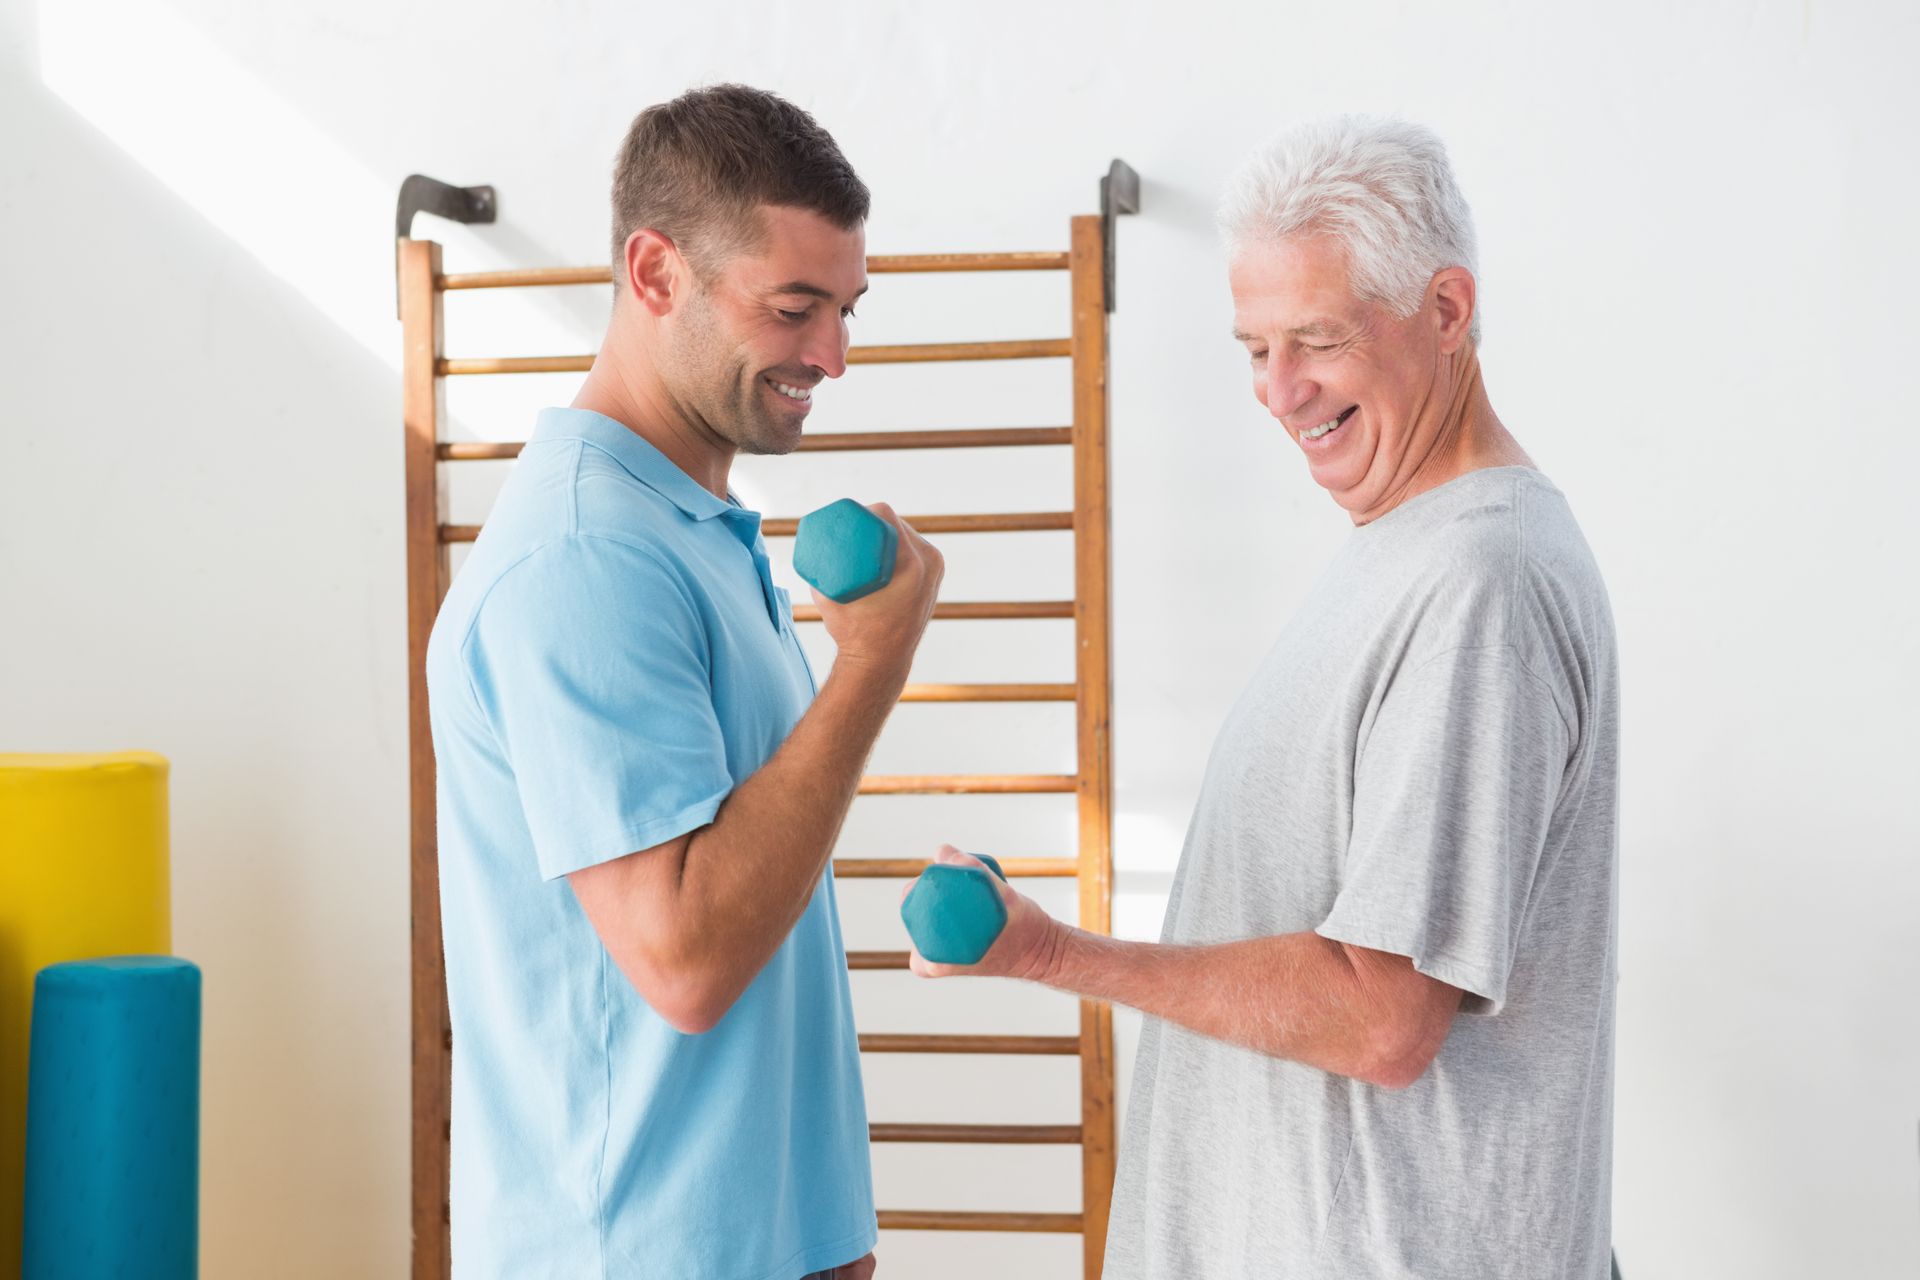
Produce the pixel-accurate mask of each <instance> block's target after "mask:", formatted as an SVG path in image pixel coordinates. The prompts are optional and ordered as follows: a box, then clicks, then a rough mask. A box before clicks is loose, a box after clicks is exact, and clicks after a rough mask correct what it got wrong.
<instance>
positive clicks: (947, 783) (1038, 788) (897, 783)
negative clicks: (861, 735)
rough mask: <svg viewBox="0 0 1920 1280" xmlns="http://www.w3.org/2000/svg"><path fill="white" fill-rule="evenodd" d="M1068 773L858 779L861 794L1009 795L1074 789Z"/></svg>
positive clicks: (1077, 783)
mask: <svg viewBox="0 0 1920 1280" xmlns="http://www.w3.org/2000/svg"><path fill="white" fill-rule="evenodd" d="M1079 786H1080V779H1079V778H1078V777H1076V776H1075V775H1073V774H1071V773H925V774H868V775H867V776H866V777H864V778H862V779H860V794H861V795H863V796H1012V795H1048V794H1052V793H1055V792H1062V791H1075V790H1078V789H1079Z"/></svg>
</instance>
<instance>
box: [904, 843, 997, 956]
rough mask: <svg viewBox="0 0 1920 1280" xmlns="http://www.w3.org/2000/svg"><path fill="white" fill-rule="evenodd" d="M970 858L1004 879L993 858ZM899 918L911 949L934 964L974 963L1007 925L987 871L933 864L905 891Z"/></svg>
mask: <svg viewBox="0 0 1920 1280" xmlns="http://www.w3.org/2000/svg"><path fill="white" fill-rule="evenodd" d="M974 856H975V857H977V858H979V859H980V861H982V862H984V863H986V864H987V866H988V868H989V869H990V870H991V871H992V872H993V874H994V875H996V876H999V877H1000V879H1001V880H1005V879H1006V878H1007V877H1006V873H1005V872H1003V871H1001V870H1000V864H999V862H997V861H996V860H994V859H993V858H992V857H990V856H988V855H986V854H975V855H974ZM900 919H901V920H902V921H903V922H904V923H905V924H906V926H907V936H908V937H910V938H912V939H913V945H914V947H915V949H917V950H918V951H919V952H920V954H921V955H923V956H925V957H926V958H927V959H929V960H931V961H933V962H934V963H935V964H978V963H980V959H981V957H983V956H985V955H986V954H987V952H988V951H989V950H990V949H991V948H992V947H993V942H994V939H996V938H998V937H999V936H1000V931H1001V930H1002V929H1004V928H1006V927H1007V904H1006V903H1005V902H1004V901H1003V900H1002V899H1001V897H1000V891H999V890H998V889H997V888H995V887H994V884H993V881H992V879H991V878H989V877H988V875H987V872H985V871H982V870H981V869H980V868H978V867H962V866H955V865H953V864H952V863H946V862H936V863H934V864H933V865H932V866H930V867H928V868H927V869H926V870H925V871H922V872H921V873H920V878H919V879H918V880H915V881H914V882H913V888H911V889H909V890H907V896H906V898H905V899H904V900H903V901H902V902H901V903H900Z"/></svg>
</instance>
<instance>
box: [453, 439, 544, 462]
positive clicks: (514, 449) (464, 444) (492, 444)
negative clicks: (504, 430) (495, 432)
mask: <svg viewBox="0 0 1920 1280" xmlns="http://www.w3.org/2000/svg"><path fill="white" fill-rule="evenodd" d="M525 447H526V441H524V440H501V441H493V440H445V441H442V442H441V443H439V444H437V445H435V446H434V447H433V456H434V457H436V458H438V459H439V460H440V461H442V462H476V461H481V460H484V459H489V458H517V457H519V456H520V450H522V449H524V448H525Z"/></svg>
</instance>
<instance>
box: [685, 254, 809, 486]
mask: <svg viewBox="0 0 1920 1280" xmlns="http://www.w3.org/2000/svg"><path fill="white" fill-rule="evenodd" d="M686 320H687V323H686V325H685V327H684V329H683V330H682V336H681V343H680V350H679V351H678V353H677V355H678V359H676V360H675V362H674V363H675V364H676V365H677V366H678V367H679V368H680V369H681V370H682V372H683V376H684V377H685V379H686V391H687V395H686V400H687V403H688V404H689V405H691V406H693V408H694V410H695V413H696V414H697V415H698V416H699V418H700V420H701V422H702V423H703V424H704V425H705V426H706V428H707V429H708V430H709V431H711V432H713V433H714V434H715V435H717V436H719V437H720V438H721V439H722V440H724V441H726V442H727V443H728V444H730V445H732V446H733V447H734V448H735V449H736V450H738V451H739V452H741V453H747V454H757V455H776V456H777V455H781V454H788V453H792V452H793V451H794V450H795V449H797V448H798V447H799V446H800V434H801V433H800V430H799V428H798V426H797V425H796V424H793V423H792V422H790V421H786V420H783V415H781V414H779V413H778V412H777V411H776V410H774V409H772V408H771V407H769V405H768V404H767V399H766V393H765V392H763V391H762V389H761V388H762V387H763V385H764V382H763V380H762V378H761V376H760V373H759V371H758V370H757V369H754V368H752V367H750V366H749V365H748V364H746V363H745V362H744V361H743V360H741V359H740V358H739V356H738V355H737V354H736V353H735V352H734V351H733V350H732V349H731V348H730V347H729V344H728V343H727V342H726V341H725V337H724V334H723V333H722V330H721V326H720V317H719V315H718V314H717V313H716V312H715V310H714V308H713V304H712V302H711V301H710V300H709V299H708V298H707V296H706V295H705V293H704V291H702V292H701V293H697V294H695V295H694V298H693V300H692V301H691V303H690V304H689V306H688V310H687V316H686Z"/></svg>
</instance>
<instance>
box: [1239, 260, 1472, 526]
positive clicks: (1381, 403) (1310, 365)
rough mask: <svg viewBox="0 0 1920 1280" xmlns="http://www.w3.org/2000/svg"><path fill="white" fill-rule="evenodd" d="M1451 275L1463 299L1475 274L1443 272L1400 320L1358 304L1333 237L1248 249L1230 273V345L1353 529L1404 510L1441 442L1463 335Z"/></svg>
mask: <svg viewBox="0 0 1920 1280" xmlns="http://www.w3.org/2000/svg"><path fill="white" fill-rule="evenodd" d="M1456 276H1464V277H1466V280H1467V282H1468V283H1467V285H1466V287H1467V288H1468V290H1469V291H1470V289H1471V283H1470V282H1471V276H1470V275H1468V274H1467V273H1466V272H1464V271H1462V270H1461V269H1459V268H1450V269H1449V270H1448V271H1446V272H1442V273H1440V275H1438V276H1436V277H1435V284H1434V285H1431V286H1429V288H1428V291H1427V296H1426V299H1425V300H1424V302H1423V303H1422V305H1421V307H1420V309H1419V310H1417V311H1415V312H1414V314H1413V315H1411V316H1409V317H1407V318H1405V319H1401V318H1399V317H1396V316H1395V315H1393V314H1392V313H1391V312H1390V311H1388V310H1387V309H1386V308H1385V307H1383V306H1381V305H1379V304H1378V303H1372V302H1366V301H1362V300H1361V299H1359V298H1356V297H1355V296H1354V295H1353V290H1352V285H1351V281H1350V279H1349V274H1348V268H1347V254H1346V250H1345V248H1344V247H1343V246H1342V245H1341V244H1340V243H1339V242H1338V241H1336V240H1333V239H1330V238H1328V237H1324V236H1303V237H1294V238H1290V239H1287V240H1283V241H1280V242H1279V243H1277V244H1266V245H1252V246H1249V247H1247V248H1245V249H1243V250H1242V251H1241V252H1240V253H1239V254H1238V255H1237V256H1236V257H1235V259H1234V260H1233V262H1232V264H1231V266H1230V268H1229V270H1228V282H1229V284H1230V285H1231V287H1232V290H1233V321H1234V337H1235V338H1236V339H1238V340H1239V341H1240V342H1241V343H1243V344H1244V345H1245V346H1246V348H1247V353H1248V356H1249V357H1250V359H1251V361H1252V366H1253V394H1254V397H1255V398H1256V399H1257V400H1259V401H1260V403H1261V404H1262V405H1264V406H1265V407H1266V410H1267V412H1268V413H1270V414H1272V415H1273V416H1274V417H1275V418H1276V419H1278V420H1279V422H1280V424H1281V426H1282V427H1283V428H1285V430H1286V432H1287V434H1288V435H1289V436H1291V437H1292V438H1293V440H1294V442H1295V443H1296V444H1298V445H1299V446H1300V450H1301V452H1302V453H1304V454H1305V455H1306V459H1307V469H1308V471H1309V472H1310V473H1311V474H1312V476H1313V479H1314V483H1316V484H1318V485H1319V486H1320V487H1321V488H1323V489H1325V490H1326V491H1327V492H1328V493H1330V494H1332V495H1333V500H1334V501H1335V502H1337V503H1339V504H1340V506H1341V507H1342V508H1343V509H1344V510H1346V511H1347V512H1348V513H1349V514H1350V515H1352V516H1353V517H1354V520H1355V522H1356V523H1363V522H1364V521H1366V520H1369V519H1374V518H1377V517H1378V516H1379V515H1381V514H1383V513H1384V510H1385V509H1390V508H1391V506H1392V505H1394V504H1395V503H1397V502H1398V501H1400V500H1401V499H1402V498H1403V497H1404V496H1405V491H1406V489H1407V488H1408V485H1409V483H1410V481H1411V478H1412V477H1413V475H1414V474H1415V473H1416V472H1417V471H1418V470H1419V469H1420V468H1421V466H1422V465H1423V464H1424V463H1426V462H1427V460H1428V459H1429V458H1430V457H1432V456H1433V455H1434V454H1435V451H1436V449H1437V448H1438V447H1439V446H1440V445H1442V444H1443V443H1445V442H1444V441H1443V440H1442V439H1441V436H1442V433H1443V430H1444V424H1443V422H1442V419H1443V418H1444V417H1445V412H1444V411H1445V409H1446V407H1447V405H1448V402H1449V400H1450V398H1451V396H1450V393H1451V391H1452V387H1451V386H1450V385H1449V384H1448V382H1447V378H1448V369H1449V364H1450V361H1449V359H1448V357H1449V356H1450V355H1452V354H1453V353H1454V352H1455V351H1457V350H1458V349H1459V346H1460V343H1461V341H1462V340H1463V339H1464V334H1465V320H1464V318H1462V317H1460V316H1459V315H1458V314H1457V305H1458V304H1457V300H1456V299H1455V298H1454V297H1453V294H1454V292H1455V291H1456V289H1455V286H1456V285H1457V284H1458V281H1457V280H1454V281H1453V283H1452V284H1448V283H1446V282H1447V281H1448V280H1450V279H1452V278H1454V277H1456ZM1443 286H1444V287H1443ZM1442 294H1446V295H1447V296H1444V297H1443V296H1441V295H1442ZM1470 296H1471V295H1470V292H1469V294H1468V297H1469V299H1470ZM1470 305H1471V303H1470V300H1469V302H1468V306H1469V307H1470Z"/></svg>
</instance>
